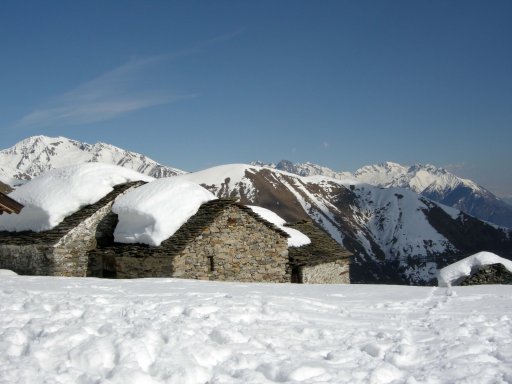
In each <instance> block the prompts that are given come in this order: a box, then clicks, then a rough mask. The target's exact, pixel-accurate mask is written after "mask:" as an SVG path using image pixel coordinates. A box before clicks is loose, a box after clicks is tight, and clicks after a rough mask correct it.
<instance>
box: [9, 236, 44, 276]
mask: <svg viewBox="0 0 512 384" xmlns="http://www.w3.org/2000/svg"><path fill="white" fill-rule="evenodd" d="M52 255H53V248H52V247H49V246H46V245H44V244H27V245H18V244H0V269H10V270H11V271H14V272H16V273H17V274H19V275H40V276H46V275H51V274H52V272H53V261H52Z"/></svg>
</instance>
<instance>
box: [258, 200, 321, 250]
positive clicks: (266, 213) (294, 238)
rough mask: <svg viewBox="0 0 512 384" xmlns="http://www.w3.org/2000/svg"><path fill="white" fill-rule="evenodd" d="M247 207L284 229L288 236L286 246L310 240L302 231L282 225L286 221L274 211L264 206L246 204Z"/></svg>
mask: <svg viewBox="0 0 512 384" xmlns="http://www.w3.org/2000/svg"><path fill="white" fill-rule="evenodd" d="M248 207H249V208H251V209H252V210H253V212H255V213H257V214H258V215H260V216H261V217H262V218H263V219H265V220H267V221H268V222H270V223H272V224H274V225H275V226H276V227H278V228H279V229H282V230H283V231H285V232H286V233H287V234H288V235H289V236H290V237H289V238H288V246H289V247H302V246H303V245H307V244H310V243H311V240H310V239H309V237H307V236H306V235H305V234H303V233H302V232H300V231H298V230H296V229H293V228H289V227H285V226H284V225H285V224H286V221H285V220H283V219H282V218H281V217H280V216H278V215H277V214H275V213H274V212H272V211H270V210H268V209H266V208H262V207H256V206H254V205H248Z"/></svg>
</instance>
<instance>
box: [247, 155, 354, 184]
mask: <svg viewBox="0 0 512 384" xmlns="http://www.w3.org/2000/svg"><path fill="white" fill-rule="evenodd" d="M251 165H257V166H261V167H265V168H272V169H277V170H280V171H285V172H289V173H294V174H296V175H299V176H315V175H320V176H327V177H330V178H333V179H339V180H345V179H351V178H354V176H353V175H352V174H351V173H350V172H336V171H333V170H332V169H330V168H327V167H324V166H322V165H318V164H313V163H310V162H309V161H308V162H306V163H296V164H294V163H292V162H291V161H289V160H281V161H280V162H279V163H277V164H273V163H264V162H261V161H255V162H252V163H251Z"/></svg>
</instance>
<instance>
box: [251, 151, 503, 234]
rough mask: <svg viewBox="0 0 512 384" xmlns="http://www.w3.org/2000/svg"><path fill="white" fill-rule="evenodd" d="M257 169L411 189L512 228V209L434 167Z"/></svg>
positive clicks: (283, 163)
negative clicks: (352, 171)
mask: <svg viewBox="0 0 512 384" xmlns="http://www.w3.org/2000/svg"><path fill="white" fill-rule="evenodd" d="M253 164H254V165H261V166H263V167H267V168H272V169H280V170H284V171H287V172H290V173H294V174H296V175H299V176H311V175H323V176H328V177H331V178H333V179H339V180H346V179H355V180H358V181H360V182H364V183H367V184H371V185H374V186H377V187H383V188H390V187H395V188H407V189H410V190H412V191H414V192H416V193H419V194H421V195H423V196H425V197H428V198H429V199H431V200H434V201H437V202H439V203H442V204H444V205H448V206H450V207H454V208H457V209H459V210H461V211H463V212H466V213H468V214H470V215H472V216H474V217H476V218H478V219H481V220H485V221H489V222H491V223H494V224H497V225H501V226H504V227H508V228H512V206H511V205H510V203H507V202H506V201H504V200H502V199H499V198H498V197H496V196H495V195H494V194H493V193H492V192H490V191H488V190H487V189H485V188H483V187H482V186H479V185H477V184H476V183H475V182H473V181H471V180H468V179H463V178H461V177H458V176H456V175H454V174H453V173H451V172H449V171H447V170H446V169H443V168H438V167H435V166H433V165H429V164H426V165H419V164H416V165H413V166H403V165H400V164H397V163H392V162H386V163H383V164H377V165H367V166H364V167H362V168H360V169H358V170H357V171H356V172H354V173H353V174H352V173H350V172H336V171H333V170H332V169H330V168H327V167H323V166H320V165H316V164H312V163H298V164H294V163H292V162H290V161H287V160H282V161H280V162H279V163H277V164H266V163H263V162H255V163H253Z"/></svg>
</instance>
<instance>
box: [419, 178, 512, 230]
mask: <svg viewBox="0 0 512 384" xmlns="http://www.w3.org/2000/svg"><path fill="white" fill-rule="evenodd" d="M421 194H422V195H423V196H425V197H428V198H429V199H431V200H434V201H438V202H440V203H441V204H444V205H448V206H450V207H454V208H457V209H459V210H461V211H463V212H466V213H469V214H470V215H472V216H474V217H477V218H479V219H481V220H485V221H489V222H491V223H495V224H498V225H501V226H504V227H507V228H512V206H510V205H508V204H506V203H505V202H504V201H503V200H500V199H498V198H496V196H494V195H493V194H492V193H491V192H489V191H486V190H484V192H479V193H475V192H474V191H473V190H471V188H469V187H467V186H464V185H459V186H457V187H456V188H454V189H451V190H446V191H443V192H442V193H440V192H432V191H429V190H425V191H423V192H422V193H421Z"/></svg>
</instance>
